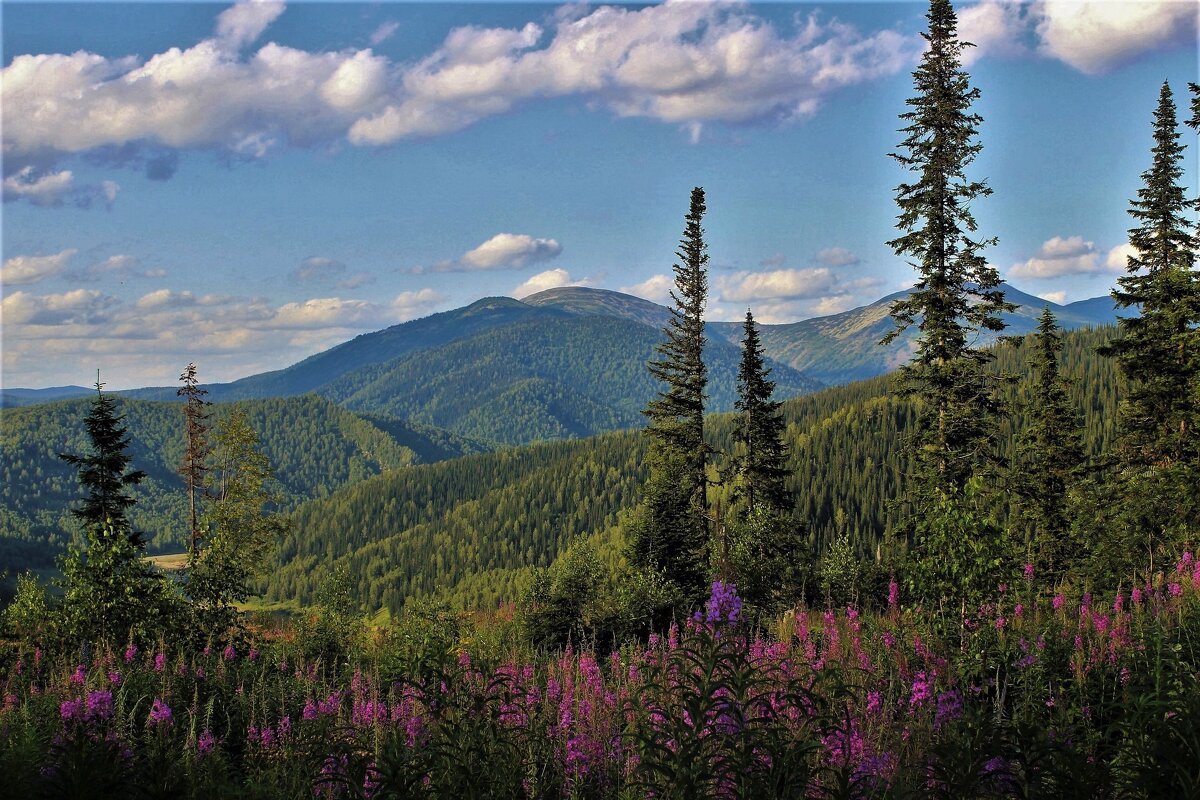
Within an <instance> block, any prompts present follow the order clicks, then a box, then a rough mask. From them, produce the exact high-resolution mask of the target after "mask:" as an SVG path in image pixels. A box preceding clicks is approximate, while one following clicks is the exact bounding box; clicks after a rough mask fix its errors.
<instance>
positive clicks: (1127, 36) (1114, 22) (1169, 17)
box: [1035, 0, 1197, 74]
mask: <svg viewBox="0 0 1200 800" xmlns="http://www.w3.org/2000/svg"><path fill="white" fill-rule="evenodd" d="M1035 16H1036V30H1037V35H1038V38H1039V40H1040V43H1039V48H1038V49H1039V51H1040V52H1042V53H1043V54H1045V55H1049V56H1052V57H1054V58H1057V59H1059V60H1061V61H1063V62H1065V63H1067V64H1070V65H1071V66H1072V67H1074V68H1075V69H1077V70H1079V71H1080V72H1084V73H1088V74H1096V73H1101V72H1106V71H1108V70H1110V69H1112V68H1114V67H1116V66H1119V65H1121V64H1123V63H1126V62H1129V61H1132V60H1134V59H1135V58H1137V57H1138V56H1140V55H1142V54H1144V53H1147V52H1153V51H1155V50H1159V49H1165V48H1167V47H1170V46H1174V45H1179V44H1183V43H1188V42H1190V43H1192V44H1193V45H1194V44H1195V41H1196V34H1197V28H1196V17H1197V13H1196V6H1195V4H1194V3H1190V2H1179V0H1140V2H1112V0H1090V2H1080V1H1079V0H1047V2H1043V3H1040V4H1038V5H1037V6H1036V14H1035Z"/></svg>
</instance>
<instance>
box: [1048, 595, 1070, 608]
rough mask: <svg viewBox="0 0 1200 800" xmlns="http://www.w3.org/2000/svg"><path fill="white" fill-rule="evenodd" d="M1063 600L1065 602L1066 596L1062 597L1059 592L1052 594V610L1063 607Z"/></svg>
mask: <svg viewBox="0 0 1200 800" xmlns="http://www.w3.org/2000/svg"><path fill="white" fill-rule="evenodd" d="M1065 602H1067V598H1065V597H1063V596H1062V595H1061V594H1056V595H1054V600H1053V601H1052V605H1053V606H1054V610H1055V611H1058V610H1059V609H1060V608H1062V607H1063V603H1065Z"/></svg>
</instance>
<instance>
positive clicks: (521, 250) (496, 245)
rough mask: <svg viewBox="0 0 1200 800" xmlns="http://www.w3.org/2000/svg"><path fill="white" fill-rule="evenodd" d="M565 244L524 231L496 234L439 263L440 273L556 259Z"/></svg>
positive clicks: (511, 266)
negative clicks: (448, 261)
mask: <svg viewBox="0 0 1200 800" xmlns="http://www.w3.org/2000/svg"><path fill="white" fill-rule="evenodd" d="M561 252H562V245H560V244H559V243H558V242H557V241H555V240H554V239H535V238H534V237H532V236H529V235H528V234H524V233H497V234H496V235H495V236H493V237H492V238H490V239H488V240H487V241H486V242H484V243H483V244H481V245H479V246H478V247H476V248H474V249H472V250H468V251H467V252H466V253H464V254H463V256H462V257H461V258H460V259H458V260H457V261H454V262H450V263H445V264H439V265H438V266H437V267H436V269H437V271H438V272H470V271H474V270H487V269H519V268H521V267H527V266H529V265H531V264H539V263H541V262H543V261H550V260H551V259H554V258H557V257H558V255H559V254H560V253H561Z"/></svg>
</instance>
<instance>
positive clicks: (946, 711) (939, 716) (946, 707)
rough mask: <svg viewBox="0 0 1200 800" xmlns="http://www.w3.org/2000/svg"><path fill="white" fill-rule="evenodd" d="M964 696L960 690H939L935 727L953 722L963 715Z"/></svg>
mask: <svg viewBox="0 0 1200 800" xmlns="http://www.w3.org/2000/svg"><path fill="white" fill-rule="evenodd" d="M962 709H963V706H962V698H961V697H959V696H958V692H939V693H938V696H937V712H936V714H935V715H934V720H933V726H934V728H941V727H942V726H943V725H945V724H946V723H948V722H953V721H954V720H956V719H958V718H959V717H961V716H962Z"/></svg>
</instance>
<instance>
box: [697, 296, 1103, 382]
mask: <svg viewBox="0 0 1200 800" xmlns="http://www.w3.org/2000/svg"><path fill="white" fill-rule="evenodd" d="M1003 289H1004V293H1005V298H1006V299H1007V300H1009V302H1013V303H1017V304H1018V307H1017V309H1016V311H1014V312H1013V313H1011V314H1003V315H1002V316H1003V318H1004V321H1005V323H1006V324H1007V325H1008V329H1007V330H1005V331H1004V335H1006V336H1019V335H1024V334H1026V333H1030V332H1031V331H1033V330H1035V329H1036V328H1037V319H1038V316H1040V315H1041V313H1042V309H1043V308H1045V307H1046V306H1049V307H1050V310H1051V311H1053V312H1054V315H1055V316H1056V317H1058V322H1059V324H1060V325H1061V326H1062V327H1063V328H1064V329H1066V330H1075V329H1077V328H1082V327H1096V326H1100V325H1107V324H1112V323H1114V322H1116V319H1117V316H1116V311H1115V308H1114V304H1113V301H1112V299H1111V298H1107V297H1096V298H1092V299H1090V300H1082V301H1079V302H1076V303H1071V304H1069V305H1065V306H1064V305H1059V304H1057V303H1051V302H1050V301H1048V300H1043V299H1042V298H1040V297H1034V296H1033V295H1030V294H1026V293H1025V292H1022V291H1021V290H1019V289H1016V288H1014V287H1012V286H1009V285H1007V284H1004V285H1003ZM910 292H911V290H906V291H903V292H896V293H895V294H891V295H888V296H887V297H884V298H881V299H879V300H876V301H875V302H874V303H871V304H870V305H866V306H861V307H859V308H854V309H851V310H849V311H843V312H842V313H840V314H832V315H830V316H826V317H815V318H813V319H806V320H802V321H800V322H792V323H787V324H783V325H763V326H761V334H762V342H763V349H764V350H765V352H766V354H767V355H768V356H769V357H771V358H773V359H775V360H776V361H779V362H782V363H784V364H787V365H789V366H791V367H794V368H795V369H798V370H800V371H801V372H803V373H804V374H806V375H808V376H809V377H811V378H814V379H816V380H819V381H822V382H824V383H827V384H831V385H838V384H843V383H847V382H849V381H854V380H862V379H864V378H870V377H872V376H875V375H882V374H883V373H885V372H889V371H891V370H893V369H895V368H896V367H898V366H900V365H901V364H903V363H904V362H906V361H907V360H908V359H909V358H910V357H911V355H912V353H913V351H914V348H915V343H916V339H917V336H918V335H919V330H918V329H917V326H916V325H912V326H910V327H909V329H908V330H907V331H906V332H905V333H904V334H903V335H901V336H899V337H897V338H896V339H895V340H894V341H893V342H892V343H891V344H890V345H888V346H887V347H881V346H879V341H880V339H882V338H883V337H884V335H885V334H887V333H888V332H889V331H891V330H892V328H893V322H892V319H891V317H890V316H889V312H890V309H891V306H892V304H893V303H895V302H896V301H897V300H901V299H903V298H905V297H907V296H908V295H909V294H910ZM709 330H710V331H712V332H713V333H714V334H716V335H721V336H724V337H725V338H726V339H727V340H728V341H731V342H736V341H740V340H741V335H742V333H741V324H740V323H732V322H725V323H710V324H709ZM995 340H996V335H995V334H992V333H986V332H985V333H984V334H981V335H980V336H979V337H978V339H977V342H976V343H977V344H978V345H980V346H983V345H988V344H991V343H992V342H994V341H995Z"/></svg>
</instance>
